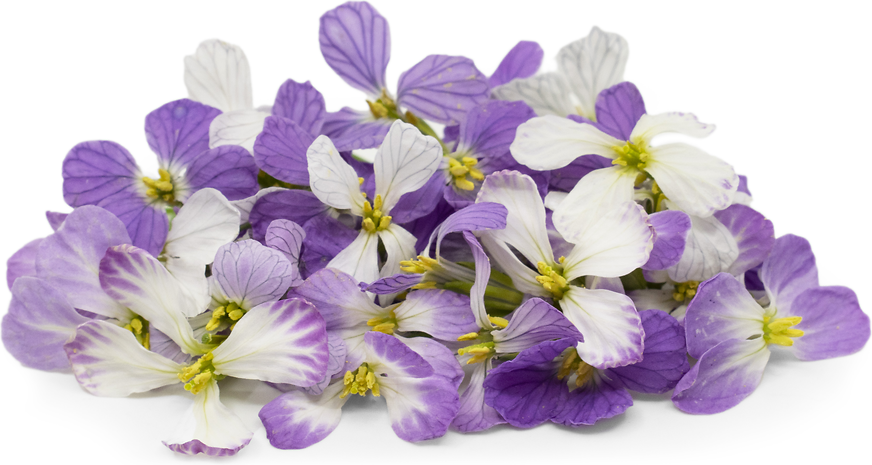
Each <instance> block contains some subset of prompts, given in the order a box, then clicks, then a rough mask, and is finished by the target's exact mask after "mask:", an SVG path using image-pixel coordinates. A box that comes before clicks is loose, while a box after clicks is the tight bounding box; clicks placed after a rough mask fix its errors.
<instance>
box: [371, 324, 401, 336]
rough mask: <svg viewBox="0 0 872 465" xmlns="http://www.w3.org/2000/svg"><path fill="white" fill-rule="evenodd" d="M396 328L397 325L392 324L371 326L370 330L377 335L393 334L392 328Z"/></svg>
mask: <svg viewBox="0 0 872 465" xmlns="http://www.w3.org/2000/svg"><path fill="white" fill-rule="evenodd" d="M396 327H397V325H395V324H394V323H382V324H380V325H375V326H373V327H372V330H373V331H377V332H379V333H385V334H394V328H396Z"/></svg>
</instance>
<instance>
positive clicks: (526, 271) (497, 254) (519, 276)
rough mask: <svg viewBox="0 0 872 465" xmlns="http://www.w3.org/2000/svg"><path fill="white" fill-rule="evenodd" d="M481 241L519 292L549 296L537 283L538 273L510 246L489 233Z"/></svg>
mask: <svg viewBox="0 0 872 465" xmlns="http://www.w3.org/2000/svg"><path fill="white" fill-rule="evenodd" d="M480 239H481V243H482V244H483V245H484V247H485V249H487V251H488V252H489V253H490V258H492V259H493V260H494V261H496V262H497V264H499V266H500V268H502V271H503V272H504V273H506V274H507V275H508V276H509V277H510V278H512V285H513V286H515V288H516V289H517V290H519V291H521V292H523V293H525V294H530V295H535V296H548V295H549V293H548V291H546V290H545V288H543V287H542V285H541V284H539V282H538V281H536V277H537V276H539V275H538V273H536V271H534V270H533V269H531V268H530V267H528V266H527V265H525V264H524V263H523V262H521V260H520V259H519V258H518V257H517V256H516V255H515V253H514V252H512V250H511V249H509V246H508V244H506V243H505V242H503V241H500V240H496V239H494V238H493V237H491V236H490V234H489V233H486V234H484V235H482V236H481V238H480Z"/></svg>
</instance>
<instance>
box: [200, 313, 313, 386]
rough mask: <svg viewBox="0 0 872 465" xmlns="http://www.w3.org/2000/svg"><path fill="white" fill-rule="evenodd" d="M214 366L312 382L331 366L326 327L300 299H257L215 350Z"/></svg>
mask: <svg viewBox="0 0 872 465" xmlns="http://www.w3.org/2000/svg"><path fill="white" fill-rule="evenodd" d="M212 355H213V356H214V358H213V364H214V365H215V372H216V373H220V374H223V375H228V376H233V377H236V378H247V379H259V380H261V381H269V382H272V383H285V384H293V385H296V386H311V385H313V384H315V383H317V382H318V381H320V380H321V378H323V377H324V373H325V372H326V371H327V360H328V355H327V330H326V327H325V325H324V318H322V317H321V315H320V314H319V313H318V310H316V309H315V307H314V306H313V305H312V304H310V303H308V302H306V301H304V300H300V299H290V300H281V301H278V302H268V303H265V304H261V305H258V306H257V307H255V308H253V309H251V310H250V311H249V312H247V313H246V314H245V315H244V316H243V317H242V318H241V319H240V320H239V321H238V322H237V323H236V326H234V327H233V331H232V332H231V333H230V337H228V338H227V340H226V341H224V343H222V344H221V345H220V346H219V347H218V348H217V349H215V350H213V351H212Z"/></svg>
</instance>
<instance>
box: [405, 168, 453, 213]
mask: <svg viewBox="0 0 872 465" xmlns="http://www.w3.org/2000/svg"><path fill="white" fill-rule="evenodd" d="M445 187H446V186H445V177H444V176H443V175H442V173H438V172H435V173H433V176H430V179H429V180H427V183H426V184H424V187H422V188H420V189H418V190H416V191H412V192H407V193H406V194H403V196H402V197H400V200H398V201H397V204H396V205H394V207H393V208H391V222H392V223H397V224H406V223H409V222H412V221H415V220H417V219H418V218H421V217H424V216H427V215H429V214H430V213H431V212H433V210H435V209H436V207H437V206H438V205H439V201H440V200H442V189H443V188H445Z"/></svg>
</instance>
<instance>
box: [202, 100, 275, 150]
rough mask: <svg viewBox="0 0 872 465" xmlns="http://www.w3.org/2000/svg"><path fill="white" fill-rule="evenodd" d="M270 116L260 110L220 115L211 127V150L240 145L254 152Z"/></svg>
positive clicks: (235, 111) (236, 111) (238, 111)
mask: <svg viewBox="0 0 872 465" xmlns="http://www.w3.org/2000/svg"><path fill="white" fill-rule="evenodd" d="M268 116H269V113H265V112H262V111H259V110H234V111H231V112H229V113H222V114H220V115H218V116H217V117H215V119H213V120H212V124H210V125H209V148H213V149H214V148H215V147H219V146H221V145H239V146H242V147H245V149H246V150H248V151H249V152H252V151H254V141H255V140H256V139H257V135H258V134H260V132H261V131H263V124H264V120H265V119H266V118H267V117H268Z"/></svg>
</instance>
